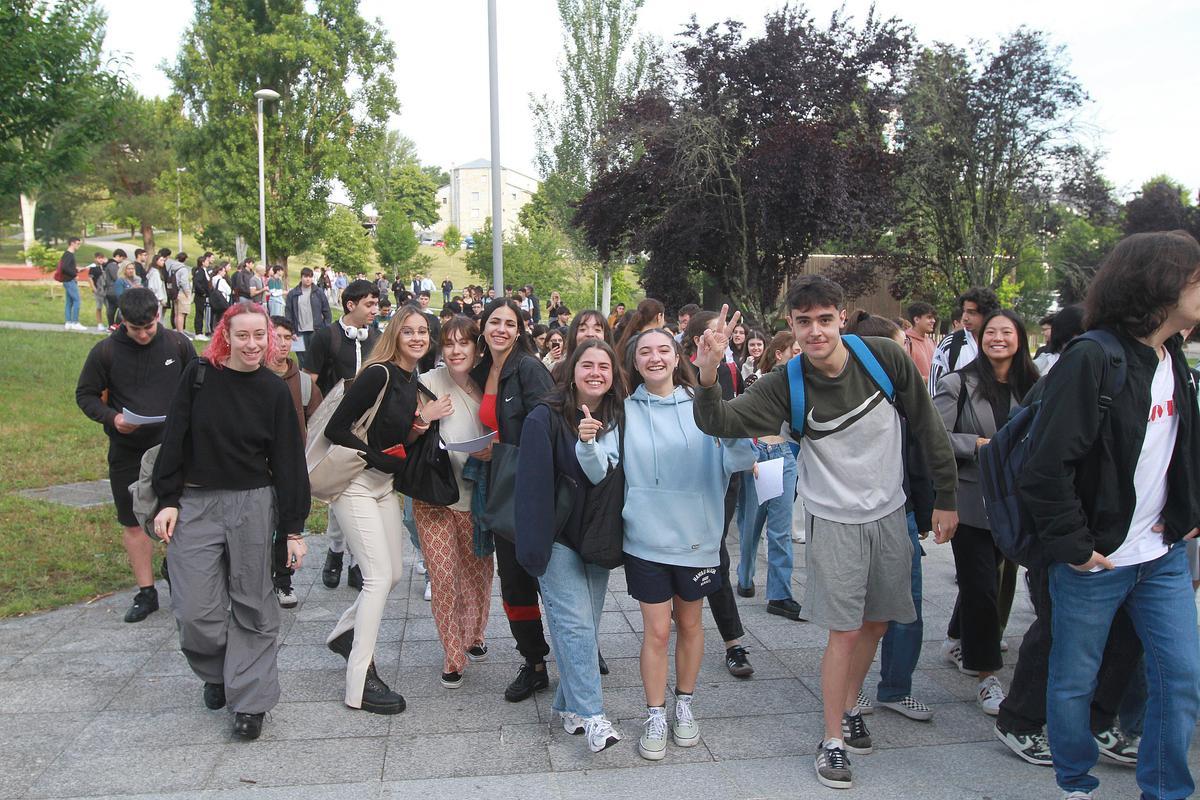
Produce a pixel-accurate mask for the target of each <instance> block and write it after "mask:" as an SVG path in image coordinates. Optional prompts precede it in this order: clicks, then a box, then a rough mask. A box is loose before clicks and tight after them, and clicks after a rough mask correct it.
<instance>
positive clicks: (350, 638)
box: [327, 628, 354, 661]
mask: <svg viewBox="0 0 1200 800" xmlns="http://www.w3.org/2000/svg"><path fill="white" fill-rule="evenodd" d="M327 646H328V647H329V649H330V650H332V651H333V652H335V653H337V654H338V655H339V656H341V657H342V658H344V659H346V660H347V661H349V660H350V648H352V647H354V628H351V629H350V630H348V631H346V632H345V633H342V634H338V636H337V638H335V639H334V640H333V641H331V642H330V643H329V644H328V645H327Z"/></svg>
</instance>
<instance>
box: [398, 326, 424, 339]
mask: <svg viewBox="0 0 1200 800" xmlns="http://www.w3.org/2000/svg"><path fill="white" fill-rule="evenodd" d="M400 335H401V336H404V337H406V338H411V337H413V336H428V335H429V328H401V329H400Z"/></svg>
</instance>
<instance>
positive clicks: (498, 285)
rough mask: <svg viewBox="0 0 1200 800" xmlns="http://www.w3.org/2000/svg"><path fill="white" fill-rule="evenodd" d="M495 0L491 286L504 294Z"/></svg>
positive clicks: (492, 2)
mask: <svg viewBox="0 0 1200 800" xmlns="http://www.w3.org/2000/svg"><path fill="white" fill-rule="evenodd" d="M497 53H498V50H497V47H496V0H488V90H489V92H488V94H489V109H490V111H491V127H492V288H494V289H495V290H496V296H497V297H501V296H502V295H503V293H504V211H503V207H502V205H503V200H502V198H503V194H504V182H503V170H502V168H501V166H500V74H499V69H498V68H497V61H498V56H497Z"/></svg>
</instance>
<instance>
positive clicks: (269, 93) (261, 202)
mask: <svg viewBox="0 0 1200 800" xmlns="http://www.w3.org/2000/svg"><path fill="white" fill-rule="evenodd" d="M254 97H255V99H256V100H258V256H259V263H260V264H263V265H264V266H265V265H266V263H267V189H266V178H265V177H264V172H263V102H264V101H266V100H278V99H279V92H277V91H275V90H274V89H259V90H258V91H257V92H255V93H254Z"/></svg>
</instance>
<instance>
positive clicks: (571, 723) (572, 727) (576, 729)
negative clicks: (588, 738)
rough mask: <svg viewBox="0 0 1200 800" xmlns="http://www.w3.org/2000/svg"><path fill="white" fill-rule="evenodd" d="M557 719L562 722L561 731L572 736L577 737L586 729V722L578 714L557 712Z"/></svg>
mask: <svg viewBox="0 0 1200 800" xmlns="http://www.w3.org/2000/svg"><path fill="white" fill-rule="evenodd" d="M558 718H559V719H561V720H562V726H563V730H564V731H566V732H567V733H569V734H571V735H572V736H578V735H579V734H581V733H583V731H584V728H585V727H587V726H586V722H587V720H585V719H584V718H583V717H581V716H579V715H578V714H572V713H571V712H570V711H560V712H558Z"/></svg>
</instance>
